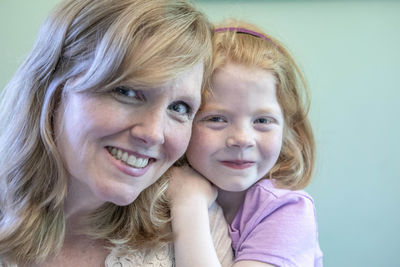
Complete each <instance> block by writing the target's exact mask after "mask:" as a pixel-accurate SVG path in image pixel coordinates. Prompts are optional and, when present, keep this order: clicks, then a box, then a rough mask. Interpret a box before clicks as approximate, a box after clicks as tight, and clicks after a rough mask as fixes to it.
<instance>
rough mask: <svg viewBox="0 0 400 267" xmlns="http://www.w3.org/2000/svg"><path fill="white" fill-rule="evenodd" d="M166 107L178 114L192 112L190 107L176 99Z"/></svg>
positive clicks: (189, 113)
mask: <svg viewBox="0 0 400 267" xmlns="http://www.w3.org/2000/svg"><path fill="white" fill-rule="evenodd" d="M168 109H169V110H171V111H173V112H176V113H178V114H179V115H186V116H189V115H191V114H192V108H191V107H190V106H189V105H188V104H186V103H185V102H183V101H176V102H174V103H172V104H170V105H169V106H168Z"/></svg>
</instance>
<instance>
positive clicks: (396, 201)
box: [0, 0, 400, 267]
mask: <svg viewBox="0 0 400 267" xmlns="http://www.w3.org/2000/svg"><path fill="white" fill-rule="evenodd" d="M57 2H58V1H57V0H35V1H28V0H0V61H1V64H0V88H3V87H4V86H5V84H6V83H7V82H8V80H9V79H10V78H11V76H12V74H13V73H14V72H15V70H16V69H17V67H18V65H19V64H20V63H21V61H22V60H23V59H24V57H25V56H26V54H27V53H28V52H29V50H30V49H31V46H32V44H33V41H34V38H35V36H36V33H37V30H38V28H39V25H40V23H41V22H42V21H43V19H44V17H45V15H46V14H47V13H48V11H49V10H50V9H51V8H52V7H53V6H54V5H55V4H56V3H57ZM195 2H196V3H197V5H198V7H199V8H200V9H202V10H203V11H204V12H205V13H206V14H207V15H208V16H209V18H210V20H211V21H213V22H219V21H221V20H222V19H225V18H230V17H235V18H239V19H242V20H247V21H249V22H253V23H256V24H258V25H259V26H260V27H261V28H263V29H264V30H265V31H267V32H268V33H270V34H271V35H273V36H274V37H276V38H277V39H279V40H280V41H282V42H283V43H284V44H286V46H287V47H289V49H290V50H291V52H292V53H293V55H294V57H295V58H296V60H298V62H299V63H300V65H301V66H302V68H303V70H304V71H305V73H306V76H307V79H308V82H309V84H310V88H311V94H312V105H311V119H312V123H313V127H314V130H315V136H316V142H317V163H316V171H315V177H314V180H313V182H312V183H311V185H310V186H309V187H308V188H307V189H306V190H307V191H308V192H309V193H310V194H311V195H312V196H313V197H314V200H315V202H316V207H317V215H318V224H319V240H320V245H321V248H322V250H323V252H324V266H327V267H337V266H341V267H346V266H348V267H353V266H362V267H367V266H371V267H372V266H384V267H395V266H400V257H399V255H398V253H399V251H400V245H399V244H400V230H399V228H400V208H399V206H400V194H399V193H398V192H397V191H398V190H399V188H400V160H399V158H400V157H399V155H398V153H399V151H400V123H399V119H398V118H399V116H400V85H399V84H400V83H399V79H400V78H399V77H400V48H399V47H400V15H399V14H400V2H399V1H355V0H353V1H340V0H337V1H333V0H332V1H317V0H314V1H288V0H286V1H268V0H265V1H261V0H259V1H245V0H242V1H239V0H236V1H224V0H222V1H217V0H215V1H206V0H203V1H201V0H198V1H195Z"/></svg>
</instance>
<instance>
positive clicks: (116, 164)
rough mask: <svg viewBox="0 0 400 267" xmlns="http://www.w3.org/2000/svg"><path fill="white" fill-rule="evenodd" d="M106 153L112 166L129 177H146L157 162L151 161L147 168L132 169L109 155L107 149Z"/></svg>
mask: <svg viewBox="0 0 400 267" xmlns="http://www.w3.org/2000/svg"><path fill="white" fill-rule="evenodd" d="M104 151H105V153H106V154H107V157H108V160H109V161H110V162H111V164H112V165H114V167H116V168H117V169H118V170H119V171H121V172H123V173H124V174H126V175H129V176H133V177H139V176H142V175H144V174H145V173H146V172H147V171H148V170H149V168H150V165H152V164H153V163H154V162H155V160H154V159H150V160H149V163H148V164H147V166H146V167H144V168H134V167H131V166H129V165H127V164H126V163H124V162H123V161H121V160H118V159H116V158H114V157H113V156H112V155H111V154H110V153H109V151H108V150H107V148H105V149H104Z"/></svg>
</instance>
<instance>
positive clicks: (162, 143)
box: [55, 63, 203, 207]
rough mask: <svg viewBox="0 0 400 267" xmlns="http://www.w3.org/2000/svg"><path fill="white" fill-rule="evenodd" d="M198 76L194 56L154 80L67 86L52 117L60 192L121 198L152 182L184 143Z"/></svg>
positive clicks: (78, 199)
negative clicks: (91, 88) (65, 188)
mask: <svg viewBox="0 0 400 267" xmlns="http://www.w3.org/2000/svg"><path fill="white" fill-rule="evenodd" d="M202 76H203V65H202V64H201V63H199V64H197V65H196V66H195V67H193V68H192V69H190V70H188V71H187V72H185V73H183V74H182V75H180V76H179V77H178V78H177V79H175V80H173V81H170V82H168V83H165V84H164V85H163V86H161V87H158V88H149V89H144V90H136V89H135V88H130V87H128V86H124V87H117V88H115V89H114V90H112V91H110V92H108V93H104V94H98V95H96V94H89V93H76V92H70V93H68V94H67V95H66V97H65V99H63V101H62V103H61V106H60V108H59V110H58V112H57V114H56V118H55V134H56V144H57V148H58V150H59V151H60V153H61V156H62V158H63V161H64V164H65V167H66V170H67V172H68V174H69V195H68V197H70V198H73V202H74V203H80V204H81V205H82V203H85V205H88V206H90V205H91V206H93V207H95V206H99V205H101V204H102V203H104V202H112V203H115V204H117V205H127V204H130V203H131V202H133V201H134V200H135V199H136V198H137V196H138V195H139V194H140V192H142V191H143V190H144V189H145V188H147V187H148V186H150V185H151V184H153V183H154V182H155V181H156V180H157V179H158V178H159V177H160V176H161V175H162V174H163V173H164V172H165V171H166V170H167V169H168V168H169V167H170V166H171V165H172V163H174V162H175V161H176V160H177V159H178V158H179V157H181V156H182V154H183V153H184V152H185V150H186V148H187V145H188V142H189V139H190V135H191V128H192V118H193V116H194V114H195V113H196V111H197V109H198V108H199V105H200V100H201V82H202ZM67 200H68V198H67ZM67 203H68V202H67Z"/></svg>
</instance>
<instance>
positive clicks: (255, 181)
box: [170, 21, 322, 267]
mask: <svg viewBox="0 0 400 267" xmlns="http://www.w3.org/2000/svg"><path fill="white" fill-rule="evenodd" d="M213 45H214V63H213V70H214V72H213V77H212V81H211V90H209V91H208V92H206V94H205V96H204V103H203V105H202V107H201V109H200V111H199V113H198V114H197V115H196V118H195V121H194V124H193V133H192V138H191V141H190V145H189V148H188V150H187V152H186V156H187V159H188V161H189V163H190V165H191V167H192V168H193V169H194V170H193V169H192V168H190V167H189V166H185V167H181V168H175V169H173V170H172V172H171V176H172V179H171V182H170V197H171V199H172V209H171V212H172V218H173V222H172V226H173V230H174V232H175V233H176V240H175V257H176V265H177V266H178V267H179V266H220V263H219V262H218V259H217V257H216V254H215V252H214V248H213V245H212V241H211V237H210V234H209V229H208V223H207V220H208V217H207V216H208V214H207V207H208V206H209V205H210V204H211V203H212V202H213V201H214V200H215V198H216V199H217V202H218V204H219V205H220V206H221V207H222V209H223V211H224V215H225V218H226V220H227V222H228V224H229V225H230V227H229V233H230V235H231V238H232V247H233V250H234V255H235V263H234V265H233V266H235V267H238V266H299V267H307V266H322V253H321V251H320V249H319V245H318V232H317V224H316V218H315V208H314V203H313V200H312V198H311V197H310V196H309V195H308V194H307V193H305V192H304V191H301V190H300V189H302V188H304V187H305V186H306V185H307V184H308V183H309V181H310V179H311V175H312V170H313V164H314V139H313V134H312V130H311V126H310V123H309V120H308V118H307V105H305V104H304V103H303V101H302V94H303V93H305V94H306V93H307V91H306V86H305V82H304V78H303V76H302V74H301V71H300V70H299V68H298V66H297V65H296V63H295V62H294V61H293V59H292V57H291V56H290V55H289V53H288V52H287V50H286V49H285V48H284V47H283V46H282V45H281V44H280V43H279V42H278V41H277V40H275V39H273V38H271V37H270V36H268V35H266V34H264V33H262V32H261V31H260V30H259V29H258V28H256V27H255V26H252V25H249V24H245V23H242V22H236V21H229V22H227V23H225V25H223V26H220V27H218V28H216V29H215V36H214V40H213ZM306 96H307V95H306ZM203 177H205V178H207V179H208V180H209V181H210V182H211V183H212V184H213V185H215V186H216V187H217V188H218V189H217V190H215V189H214V188H213V186H211V185H210V183H208V182H206V180H205V179H204V178H203ZM216 191H218V192H216ZM217 195H218V196H217Z"/></svg>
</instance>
